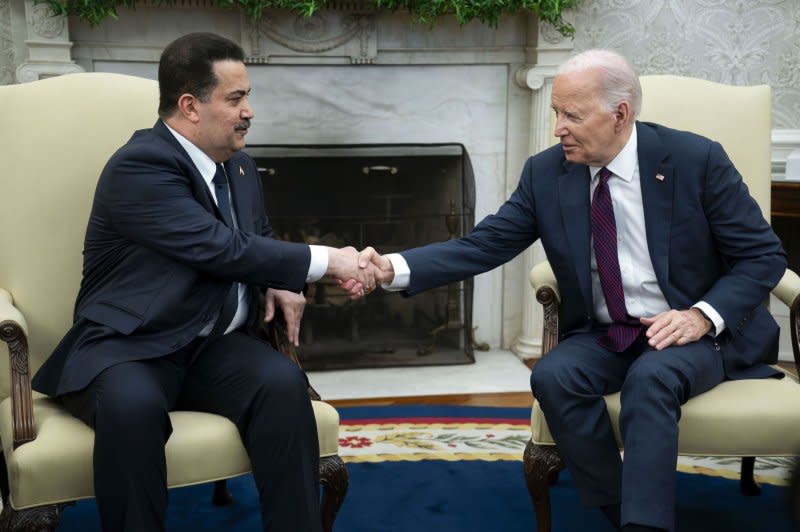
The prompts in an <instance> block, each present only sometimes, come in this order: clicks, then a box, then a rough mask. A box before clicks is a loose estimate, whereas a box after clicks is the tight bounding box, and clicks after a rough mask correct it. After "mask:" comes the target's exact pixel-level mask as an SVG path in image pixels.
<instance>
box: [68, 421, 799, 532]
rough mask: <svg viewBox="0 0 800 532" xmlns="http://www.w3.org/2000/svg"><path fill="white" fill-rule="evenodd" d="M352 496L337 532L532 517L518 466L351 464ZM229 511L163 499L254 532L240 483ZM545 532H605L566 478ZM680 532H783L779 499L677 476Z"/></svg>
mask: <svg viewBox="0 0 800 532" xmlns="http://www.w3.org/2000/svg"><path fill="white" fill-rule="evenodd" d="M339 411H340V413H341V415H342V419H354V420H355V419H376V418H379V417H384V418H396V417H453V418H460V417H470V418H524V417H526V416H528V415H529V412H530V411H529V410H528V409H519V408H474V407H458V408H454V407H428V406H425V407H366V408H340V409H339ZM347 468H348V471H349V473H350V489H349V492H348V495H347V498H346V499H345V502H344V505H343V506H342V509H341V511H340V513H339V516H338V518H337V520H336V526H335V530H336V531H337V532H428V531H435V532H457V531H458V532H486V531H499V532H517V531H519V532H522V531H525V532H531V531H533V530H535V517H534V512H533V508H532V506H531V502H530V499H529V498H528V493H527V490H526V488H525V480H524V476H523V473H522V464H521V462H508V461H496V462H483V461H462V462H447V461H440V460H431V461H422V462H381V463H350V464H347ZM229 485H230V488H231V491H232V493H233V495H234V499H235V502H234V503H233V504H232V505H230V506H228V507H223V508H216V507H214V506H213V505H212V504H211V503H210V497H211V492H212V487H211V486H210V485H204V486H192V487H188V488H181V489H175V490H171V491H170V505H169V510H168V518H167V529H168V530H170V531H186V532H210V531H222V530H225V531H256V530H260V520H259V511H258V503H257V500H256V493H255V487H254V484H253V481H252V478H251V477H250V476H249V475H248V476H245V477H239V478H237V479H233V480H231V481H230V482H229ZM551 496H552V498H553V532H562V531H563V532H587V531H589V532H612V529H611V527H610V526H608V525H607V523H606V521H605V519H604V518H603V517H602V515H601V514H600V512H599V511H597V510H593V509H587V508H584V507H582V506H581V504H580V503H579V501H578V495H577V493H576V492H575V490H574V489H573V487H572V485H571V481H570V478H569V473H568V472H566V471H564V472H562V474H561V477H560V479H559V482H558V484H557V485H555V486H553V488H552V490H551ZM678 523H679V529H678V530H679V531H680V532H716V531H720V532H722V531H724V532H756V531H769V532H791V526H790V524H789V512H788V503H787V500H786V490H785V489H783V488H780V487H776V486H771V485H764V486H763V493H762V495H761V496H760V497H744V496H742V495H741V494H740V493H739V491H738V483H737V482H736V481H732V480H726V479H724V478H719V477H709V476H704V475H695V474H685V473H678ZM58 530H59V531H62V532H92V531H99V530H100V527H99V521H98V517H97V507H96V505H95V503H94V501H80V502H78V503H77V504H76V505H75V506H72V507H68V508H67V509H66V510H65V512H64V516H63V518H62V524H61V526H60V527H59V529H58Z"/></svg>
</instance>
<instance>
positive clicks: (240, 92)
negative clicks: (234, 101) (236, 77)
mask: <svg viewBox="0 0 800 532" xmlns="http://www.w3.org/2000/svg"><path fill="white" fill-rule="evenodd" d="M252 90H253V89H247V90H244V89H239V90H235V91H233V92H229V93H228V98H240V97H242V96H244V95H249V94H250V91H252Z"/></svg>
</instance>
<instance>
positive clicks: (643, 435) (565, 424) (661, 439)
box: [531, 331, 724, 530]
mask: <svg viewBox="0 0 800 532" xmlns="http://www.w3.org/2000/svg"><path fill="white" fill-rule="evenodd" d="M602 334H603V333H602V332H599V331H598V332H593V333H585V334H576V335H573V336H570V337H568V338H566V339H565V340H562V342H561V343H559V344H558V345H557V346H556V347H555V348H554V349H553V350H552V351H551V352H550V353H549V354H548V355H547V356H546V357H544V358H542V359H541V360H540V361H539V362H537V364H536V366H535V367H534V371H533V374H532V375H531V387H532V389H533V393H534V396H535V397H536V398H537V400H538V401H539V403H540V405H541V407H542V411H543V412H544V414H545V418H546V419H547V424H548V427H549V428H550V431H551V433H552V434H553V438H554V439H555V441H556V443H557V444H558V447H559V450H560V451H561V455H562V457H563V458H564V461H565V463H566V465H567V467H568V468H569V469H570V472H571V473H572V477H573V479H574V481H575V485H576V487H577V489H578V491H579V493H580V495H581V499H582V501H583V503H584V504H585V505H587V506H598V507H604V506H605V507H608V506H612V507H613V506H614V505H618V504H621V507H620V510H621V511H620V516H621V524H623V525H625V524H630V523H635V524H638V525H647V526H651V527H655V528H659V529H664V530H673V529H674V526H675V465H676V460H677V450H678V427H677V423H678V420H679V419H680V407H681V405H682V404H683V403H685V402H686V401H687V400H689V399H690V398H691V397H693V396H695V395H697V394H700V393H703V392H705V391H707V390H709V389H711V388H712V387H714V386H716V385H717V384H718V383H719V382H721V381H722V379H723V376H724V373H723V367H722V357H721V355H720V353H719V351H717V350H715V349H714V346H713V342H712V341H711V340H710V339H707V338H704V339H701V340H700V341H698V342H695V343H693V344H690V345H687V346H682V347H671V348H668V349H664V350H663V351H655V350H653V349H650V348H649V347H647V346H646V345H638V346H634V347H633V348H631V349H629V350H628V351H627V352H625V353H612V352H610V351H607V350H606V349H604V348H602V347H601V346H599V345H598V344H597V343H596V338H597V337H599V336H600V335H602ZM617 391H621V392H622V395H621V403H622V410H621V413H620V432H621V434H622V441H623V445H624V448H625V460H624V464H623V461H622V460H621V458H620V454H619V450H618V448H617V444H616V441H615V438H614V434H613V429H612V426H611V420H610V418H609V416H608V412H607V410H606V405H605V402H604V400H603V395H606V394H609V393H614V392H617Z"/></svg>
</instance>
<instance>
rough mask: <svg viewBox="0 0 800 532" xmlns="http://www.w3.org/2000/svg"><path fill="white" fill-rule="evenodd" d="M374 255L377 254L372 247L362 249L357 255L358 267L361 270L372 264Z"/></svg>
mask: <svg viewBox="0 0 800 532" xmlns="http://www.w3.org/2000/svg"><path fill="white" fill-rule="evenodd" d="M375 255H377V253H376V252H375V248H373V247H372V246H367V247H365V248H364V249H362V250H361V252H360V253H359V254H358V267H359V268H362V269H363V268H366V267H367V266H369V263H370V262H372V259H373V257H374V256H375Z"/></svg>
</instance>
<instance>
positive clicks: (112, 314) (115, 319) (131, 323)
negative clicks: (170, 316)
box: [78, 301, 143, 334]
mask: <svg viewBox="0 0 800 532" xmlns="http://www.w3.org/2000/svg"><path fill="white" fill-rule="evenodd" d="M78 315H80V316H82V317H84V318H86V319H88V320H92V321H93V322H95V323H100V324H102V325H106V326H108V327H111V328H112V329H114V330H115V331H117V332H120V333H122V334H130V333H132V332H133V331H135V330H136V328H137V327H138V326H139V325H141V323H142V319H143V318H142V317H141V316H139V315H138V314H135V313H134V312H132V311H130V310H127V309H125V308H123V307H120V306H118V305H116V304H114V303H111V302H109V301H98V302H96V303H92V304H91V305H89V306H87V307H86V308H84V309H83V310H81V311H80V312H78Z"/></svg>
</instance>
